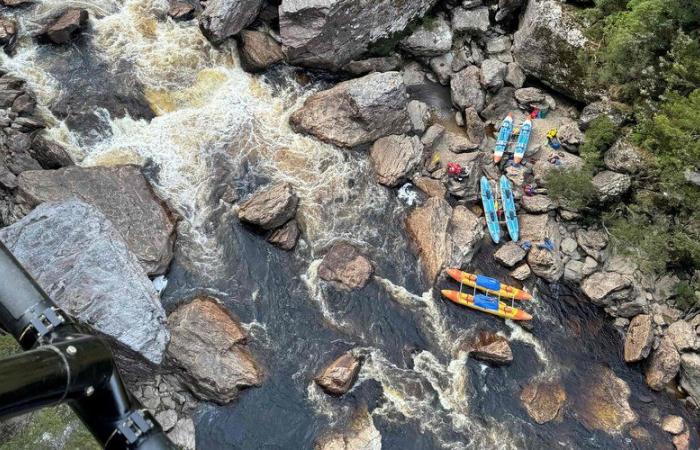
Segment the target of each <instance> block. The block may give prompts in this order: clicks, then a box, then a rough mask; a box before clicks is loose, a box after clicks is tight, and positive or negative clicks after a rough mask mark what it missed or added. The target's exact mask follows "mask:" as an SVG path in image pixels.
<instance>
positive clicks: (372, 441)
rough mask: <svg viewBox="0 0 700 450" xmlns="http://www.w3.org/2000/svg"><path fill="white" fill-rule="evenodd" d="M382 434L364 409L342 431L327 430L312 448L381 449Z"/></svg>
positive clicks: (344, 449) (343, 449)
mask: <svg viewBox="0 0 700 450" xmlns="http://www.w3.org/2000/svg"><path fill="white" fill-rule="evenodd" d="M381 448H382V435H381V434H380V433H379V430H377V428H376V427H375V426H374V422H373V420H372V416H371V415H369V414H368V413H367V411H366V410H363V411H358V412H356V414H355V417H354V418H353V419H352V421H351V423H350V425H349V426H348V427H347V428H346V429H345V430H342V431H335V432H328V433H326V434H324V435H323V436H321V437H320V438H319V439H317V440H316V442H315V443H314V450H381Z"/></svg>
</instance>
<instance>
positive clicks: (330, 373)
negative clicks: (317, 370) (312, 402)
mask: <svg viewBox="0 0 700 450" xmlns="http://www.w3.org/2000/svg"><path fill="white" fill-rule="evenodd" d="M361 364H362V361H361V359H360V358H359V357H357V356H355V355H354V354H353V353H352V352H345V353H343V354H342V355H340V357H338V358H337V359H335V361H333V362H332V363H330V364H329V365H328V367H326V368H325V369H324V370H323V372H322V373H321V374H320V375H319V376H317V377H316V378H315V379H314V381H316V383H317V384H318V385H319V386H321V388H322V389H323V390H324V391H326V392H327V393H329V394H331V395H343V394H345V393H346V392H348V391H349V390H350V388H351V387H352V385H353V384H354V383H355V380H356V379H357V374H358V373H359V372H360V366H361Z"/></svg>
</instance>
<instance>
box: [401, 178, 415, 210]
mask: <svg viewBox="0 0 700 450" xmlns="http://www.w3.org/2000/svg"><path fill="white" fill-rule="evenodd" d="M412 188H413V185H412V184H411V183H406V184H404V185H403V186H401V187H400V188H399V192H398V194H397V196H398V198H399V199H400V200H403V202H404V203H406V205H407V206H413V205H414V204H415V203H416V201H417V200H418V192H416V191H415V190H414V189H412Z"/></svg>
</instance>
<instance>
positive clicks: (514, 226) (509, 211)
mask: <svg viewBox="0 0 700 450" xmlns="http://www.w3.org/2000/svg"><path fill="white" fill-rule="evenodd" d="M499 184H500V187H501V203H502V204H503V214H504V215H505V216H506V226H507V227H508V234H509V235H510V238H511V239H512V240H513V242H517V240H518V239H519V238H520V225H518V216H517V214H516V213H515V199H513V188H512V186H511V185H510V180H508V178H506V176H505V175H501V179H500V180H499Z"/></svg>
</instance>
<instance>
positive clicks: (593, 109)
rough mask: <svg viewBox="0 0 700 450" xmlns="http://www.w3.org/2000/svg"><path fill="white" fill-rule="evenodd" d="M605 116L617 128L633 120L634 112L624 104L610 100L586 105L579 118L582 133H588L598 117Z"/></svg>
mask: <svg viewBox="0 0 700 450" xmlns="http://www.w3.org/2000/svg"><path fill="white" fill-rule="evenodd" d="M602 115H605V116H607V117H608V119H610V121H611V122H612V123H613V125H615V126H616V127H621V126H622V125H624V124H626V123H628V122H629V121H631V120H632V110H631V108H630V107H629V106H627V105H625V104H624V103H619V102H613V101H610V100H599V101H595V102H593V103H590V104H588V105H586V106H585V107H584V108H583V111H581V115H580V116H579V118H578V125H579V127H580V128H581V130H582V131H586V130H587V129H588V127H589V126H590V124H591V122H593V121H594V120H595V119H597V118H598V117H600V116H602Z"/></svg>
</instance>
